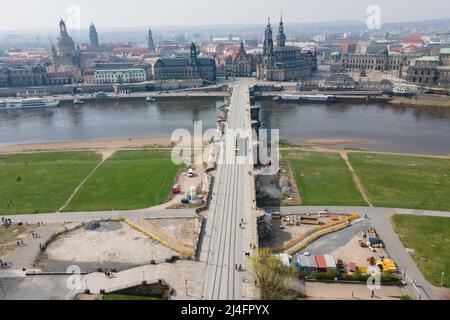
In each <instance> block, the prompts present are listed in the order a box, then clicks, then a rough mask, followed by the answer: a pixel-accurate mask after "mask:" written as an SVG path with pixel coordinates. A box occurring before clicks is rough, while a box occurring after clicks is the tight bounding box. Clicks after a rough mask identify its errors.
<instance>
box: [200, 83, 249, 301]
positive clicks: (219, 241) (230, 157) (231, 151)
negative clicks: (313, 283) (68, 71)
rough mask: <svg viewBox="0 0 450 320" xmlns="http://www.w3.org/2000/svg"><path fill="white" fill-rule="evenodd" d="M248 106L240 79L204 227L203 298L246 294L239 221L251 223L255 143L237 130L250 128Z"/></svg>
mask: <svg viewBox="0 0 450 320" xmlns="http://www.w3.org/2000/svg"><path fill="white" fill-rule="evenodd" d="M249 107H250V99H249V87H248V84H246V83H245V82H243V81H239V82H238V83H237V84H236V85H234V86H233V94H232V97H231V103H230V106H229V112H228V119H227V123H226V131H225V137H224V140H223V143H222V144H221V151H220V159H225V162H223V163H219V164H218V172H217V179H216V180H215V183H214V188H213V199H212V201H211V205H210V210H209V216H208V220H207V226H206V230H205V237H208V238H210V243H209V250H208V257H207V267H206V274H205V285H204V290H203V298H204V299H208V300H236V299H242V298H243V285H242V281H243V280H242V279H243V273H242V272H239V271H237V270H236V265H244V250H245V249H244V247H243V243H244V229H243V228H241V227H240V226H239V224H240V223H241V221H242V219H244V220H245V221H247V222H249V223H250V219H247V218H249V216H250V215H251V213H252V203H251V199H253V197H254V196H253V197H252V196H251V193H252V190H253V189H252V188H251V185H252V181H253V175H252V170H253V164H252V163H251V164H249V156H248V154H246V152H245V151H246V150H251V148H252V146H253V144H252V140H251V138H249V139H246V140H245V142H243V141H242V140H243V139H239V137H237V134H236V130H239V129H250V123H251V121H250V114H249ZM237 149H239V151H238V152H237ZM237 153H240V154H241V155H242V156H241V157H238V155H237ZM250 153H251V152H250ZM240 160H242V161H240ZM250 160H251V161H252V159H250Z"/></svg>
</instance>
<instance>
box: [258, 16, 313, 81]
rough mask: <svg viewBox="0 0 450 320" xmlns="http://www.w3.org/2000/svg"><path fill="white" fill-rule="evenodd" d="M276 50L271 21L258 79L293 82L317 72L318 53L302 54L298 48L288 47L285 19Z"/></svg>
mask: <svg viewBox="0 0 450 320" xmlns="http://www.w3.org/2000/svg"><path fill="white" fill-rule="evenodd" d="M276 41H277V46H276V48H274V44H273V37H272V27H271V25H270V20H269V22H268V24H267V27H266V31H265V35H264V48H263V59H262V62H261V63H260V64H258V68H257V77H258V79H263V80H268V81H293V80H299V79H302V78H308V77H311V75H312V73H313V72H315V71H317V52H315V51H314V52H311V51H310V50H308V51H306V52H302V50H301V49H300V48H298V47H293V46H286V35H285V34H284V25H283V19H281V20H280V25H279V32H278V35H277V37H276Z"/></svg>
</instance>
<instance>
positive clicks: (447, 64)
mask: <svg viewBox="0 0 450 320" xmlns="http://www.w3.org/2000/svg"><path fill="white" fill-rule="evenodd" d="M406 80H407V81H409V82H414V83H417V84H421V85H444V86H447V85H449V84H450V48H443V49H441V50H440V52H439V56H424V57H420V58H416V59H412V61H411V64H410V66H409V67H408V71H407V75H406Z"/></svg>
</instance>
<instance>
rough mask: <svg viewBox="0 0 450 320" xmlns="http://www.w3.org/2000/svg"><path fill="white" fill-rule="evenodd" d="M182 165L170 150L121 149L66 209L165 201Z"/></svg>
mask: <svg viewBox="0 0 450 320" xmlns="http://www.w3.org/2000/svg"><path fill="white" fill-rule="evenodd" d="M179 169H180V167H179V166H177V165H175V164H173V163H172V161H171V158H170V152H168V151H158V150H141V151H118V152H116V153H115V154H114V155H113V156H112V157H111V158H109V159H108V160H107V161H105V162H104V163H103V164H102V165H101V166H100V167H99V168H98V170H97V171H96V172H95V173H94V175H93V176H92V177H90V178H89V180H88V181H86V183H85V184H84V185H83V186H82V188H81V189H80V190H79V192H78V193H77V195H76V196H75V197H74V198H73V200H72V201H71V202H70V203H69V205H68V207H67V208H66V211H97V210H99V211H102V210H113V209H114V210H125V209H141V208H147V207H151V206H154V205H157V204H161V203H163V202H165V201H166V200H167V198H168V196H169V194H170V192H171V187H172V186H173V184H174V180H175V177H176V175H177V173H178V171H179Z"/></svg>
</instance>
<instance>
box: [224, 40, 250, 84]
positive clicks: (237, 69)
mask: <svg viewBox="0 0 450 320" xmlns="http://www.w3.org/2000/svg"><path fill="white" fill-rule="evenodd" d="M225 75H226V76H228V77H250V76H251V75H252V59H251V58H250V57H249V56H248V55H247V53H246V52H245V48H244V42H241V45H240V47H239V51H238V53H237V55H236V56H235V57H231V56H228V57H227V58H226V59H225Z"/></svg>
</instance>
